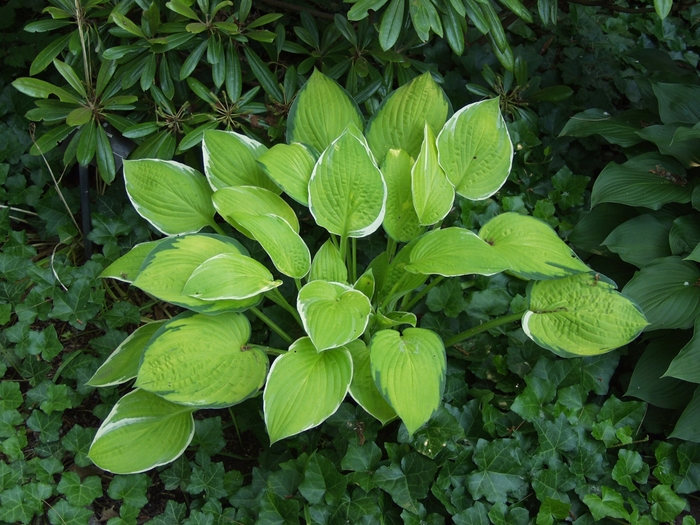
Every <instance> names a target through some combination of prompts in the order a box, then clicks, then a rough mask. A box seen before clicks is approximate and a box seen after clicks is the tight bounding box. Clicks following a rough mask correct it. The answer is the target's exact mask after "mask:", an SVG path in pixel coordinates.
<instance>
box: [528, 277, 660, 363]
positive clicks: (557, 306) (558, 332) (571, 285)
mask: <svg viewBox="0 0 700 525" xmlns="http://www.w3.org/2000/svg"><path fill="white" fill-rule="evenodd" d="M529 296H530V308H529V310H528V311H527V312H525V315H524V316H523V320H522V325H523V330H524V331H525V333H526V334H527V336H528V337H529V338H530V339H532V340H533V341H534V342H535V343H537V344H538V345H540V346H541V347H543V348H547V349H548V350H551V351H552V352H554V353H556V354H558V355H561V356H563V357H571V356H588V355H598V354H603V353H605V352H609V351H611V350H614V349H615V348H619V347H620V346H623V345H626V344H627V343H629V342H631V341H632V340H633V339H634V338H635V337H637V336H638V335H639V334H640V332H641V331H642V330H643V329H644V328H645V327H646V326H647V325H648V324H649V323H648V322H647V320H646V319H645V318H644V314H643V313H642V312H641V310H640V309H639V307H638V306H637V305H636V304H635V303H633V302H632V301H630V300H629V299H627V298H626V297H624V296H622V295H620V294H619V293H618V292H617V291H616V290H615V285H614V283H612V282H610V281H608V280H607V279H605V278H601V276H600V275H598V274H596V275H593V274H592V273H589V274H578V275H572V276H570V277H565V278H563V279H555V280H548V281H536V282H534V283H533V284H532V288H531V289H530V293H529Z"/></svg>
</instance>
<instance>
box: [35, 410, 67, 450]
mask: <svg viewBox="0 0 700 525" xmlns="http://www.w3.org/2000/svg"><path fill="white" fill-rule="evenodd" d="M27 426H28V427H29V428H31V429H32V430H33V431H34V432H39V440H40V441H41V442H42V443H51V442H52V441H58V438H59V433H58V432H59V430H61V426H63V413H62V412H53V413H51V414H50V415H49V414H46V413H44V412H42V411H41V410H34V411H33V412H32V415H31V416H29V417H28V418H27Z"/></svg>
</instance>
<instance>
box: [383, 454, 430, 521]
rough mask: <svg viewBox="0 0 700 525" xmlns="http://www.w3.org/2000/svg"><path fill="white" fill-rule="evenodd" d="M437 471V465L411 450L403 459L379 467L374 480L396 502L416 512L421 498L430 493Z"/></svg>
mask: <svg viewBox="0 0 700 525" xmlns="http://www.w3.org/2000/svg"><path fill="white" fill-rule="evenodd" d="M436 471H437V465H436V464H435V463H434V462H432V461H430V460H429V459H427V458H425V457H423V456H421V455H420V454H417V453H416V452H411V453H409V454H407V455H405V456H404V457H403V458H402V459H401V464H400V465H399V464H398V463H392V464H391V465H389V466H383V467H379V469H377V471H376V472H375V473H374V476H372V481H373V482H374V483H375V484H376V485H377V486H378V487H379V488H381V489H383V490H385V491H386V492H388V493H389V494H390V495H391V498H392V499H393V500H394V503H396V504H397V505H399V506H401V507H403V508H404V509H406V510H409V511H411V512H413V513H415V514H417V513H418V511H419V503H418V500H419V499H423V498H425V497H426V496H427V495H428V489H429V488H430V484H431V482H432V480H433V476H435V473H436Z"/></svg>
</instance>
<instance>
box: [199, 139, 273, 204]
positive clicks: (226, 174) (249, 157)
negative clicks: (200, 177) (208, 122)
mask: <svg viewBox="0 0 700 525" xmlns="http://www.w3.org/2000/svg"><path fill="white" fill-rule="evenodd" d="M266 151H267V148H266V147H265V146H264V145H262V144H261V143H259V142H258V141H257V140H253V139H251V138H249V137H247V136H245V135H242V134H240V133H235V132H233V131H220V130H209V131H206V132H204V140H203V141H202V155H203V157H204V173H205V174H206V176H207V179H209V184H210V185H211V187H212V188H213V189H215V190H218V189H221V188H226V187H228V186H258V187H260V188H265V189H267V190H270V191H272V192H274V193H277V194H279V193H280V191H281V190H280V189H279V188H278V187H277V185H276V184H275V183H273V182H272V181H271V180H270V179H269V178H268V177H267V175H265V173H264V172H263V170H262V168H261V167H260V165H259V164H258V163H257V160H256V159H257V158H258V157H260V155H262V154H263V153H264V152H266Z"/></svg>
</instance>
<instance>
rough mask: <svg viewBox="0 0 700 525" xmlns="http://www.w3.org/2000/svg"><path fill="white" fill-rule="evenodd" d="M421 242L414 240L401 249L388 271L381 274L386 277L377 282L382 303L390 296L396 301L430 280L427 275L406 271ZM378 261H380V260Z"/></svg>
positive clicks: (387, 268)
mask: <svg viewBox="0 0 700 525" xmlns="http://www.w3.org/2000/svg"><path fill="white" fill-rule="evenodd" d="M419 241H420V239H414V240H412V241H411V242H410V243H408V244H407V245H406V246H404V247H403V248H401V249H400V250H399V253H397V254H396V255H395V256H394V258H393V259H392V260H391V263H389V264H388V265H387V267H386V270H382V272H381V273H383V274H384V276H383V278H382V279H381V280H378V281H377V282H378V283H380V284H379V289H378V293H377V299H379V300H380V301H382V300H386V298H387V297H388V296H391V297H390V299H391V301H395V300H397V299H399V298H401V297H403V296H404V295H406V294H407V293H408V292H412V291H413V290H415V289H416V288H418V287H419V286H420V285H422V284H423V283H424V282H425V281H426V280H427V279H428V275H427V274H421V273H412V272H408V271H407V270H406V267H407V266H408V265H409V264H410V262H411V253H412V251H413V248H415V246H416V245H417V244H418V242H419ZM377 260H380V259H379V258H378V259H377ZM384 264H386V263H384ZM376 273H377V272H375V275H376Z"/></svg>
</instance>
